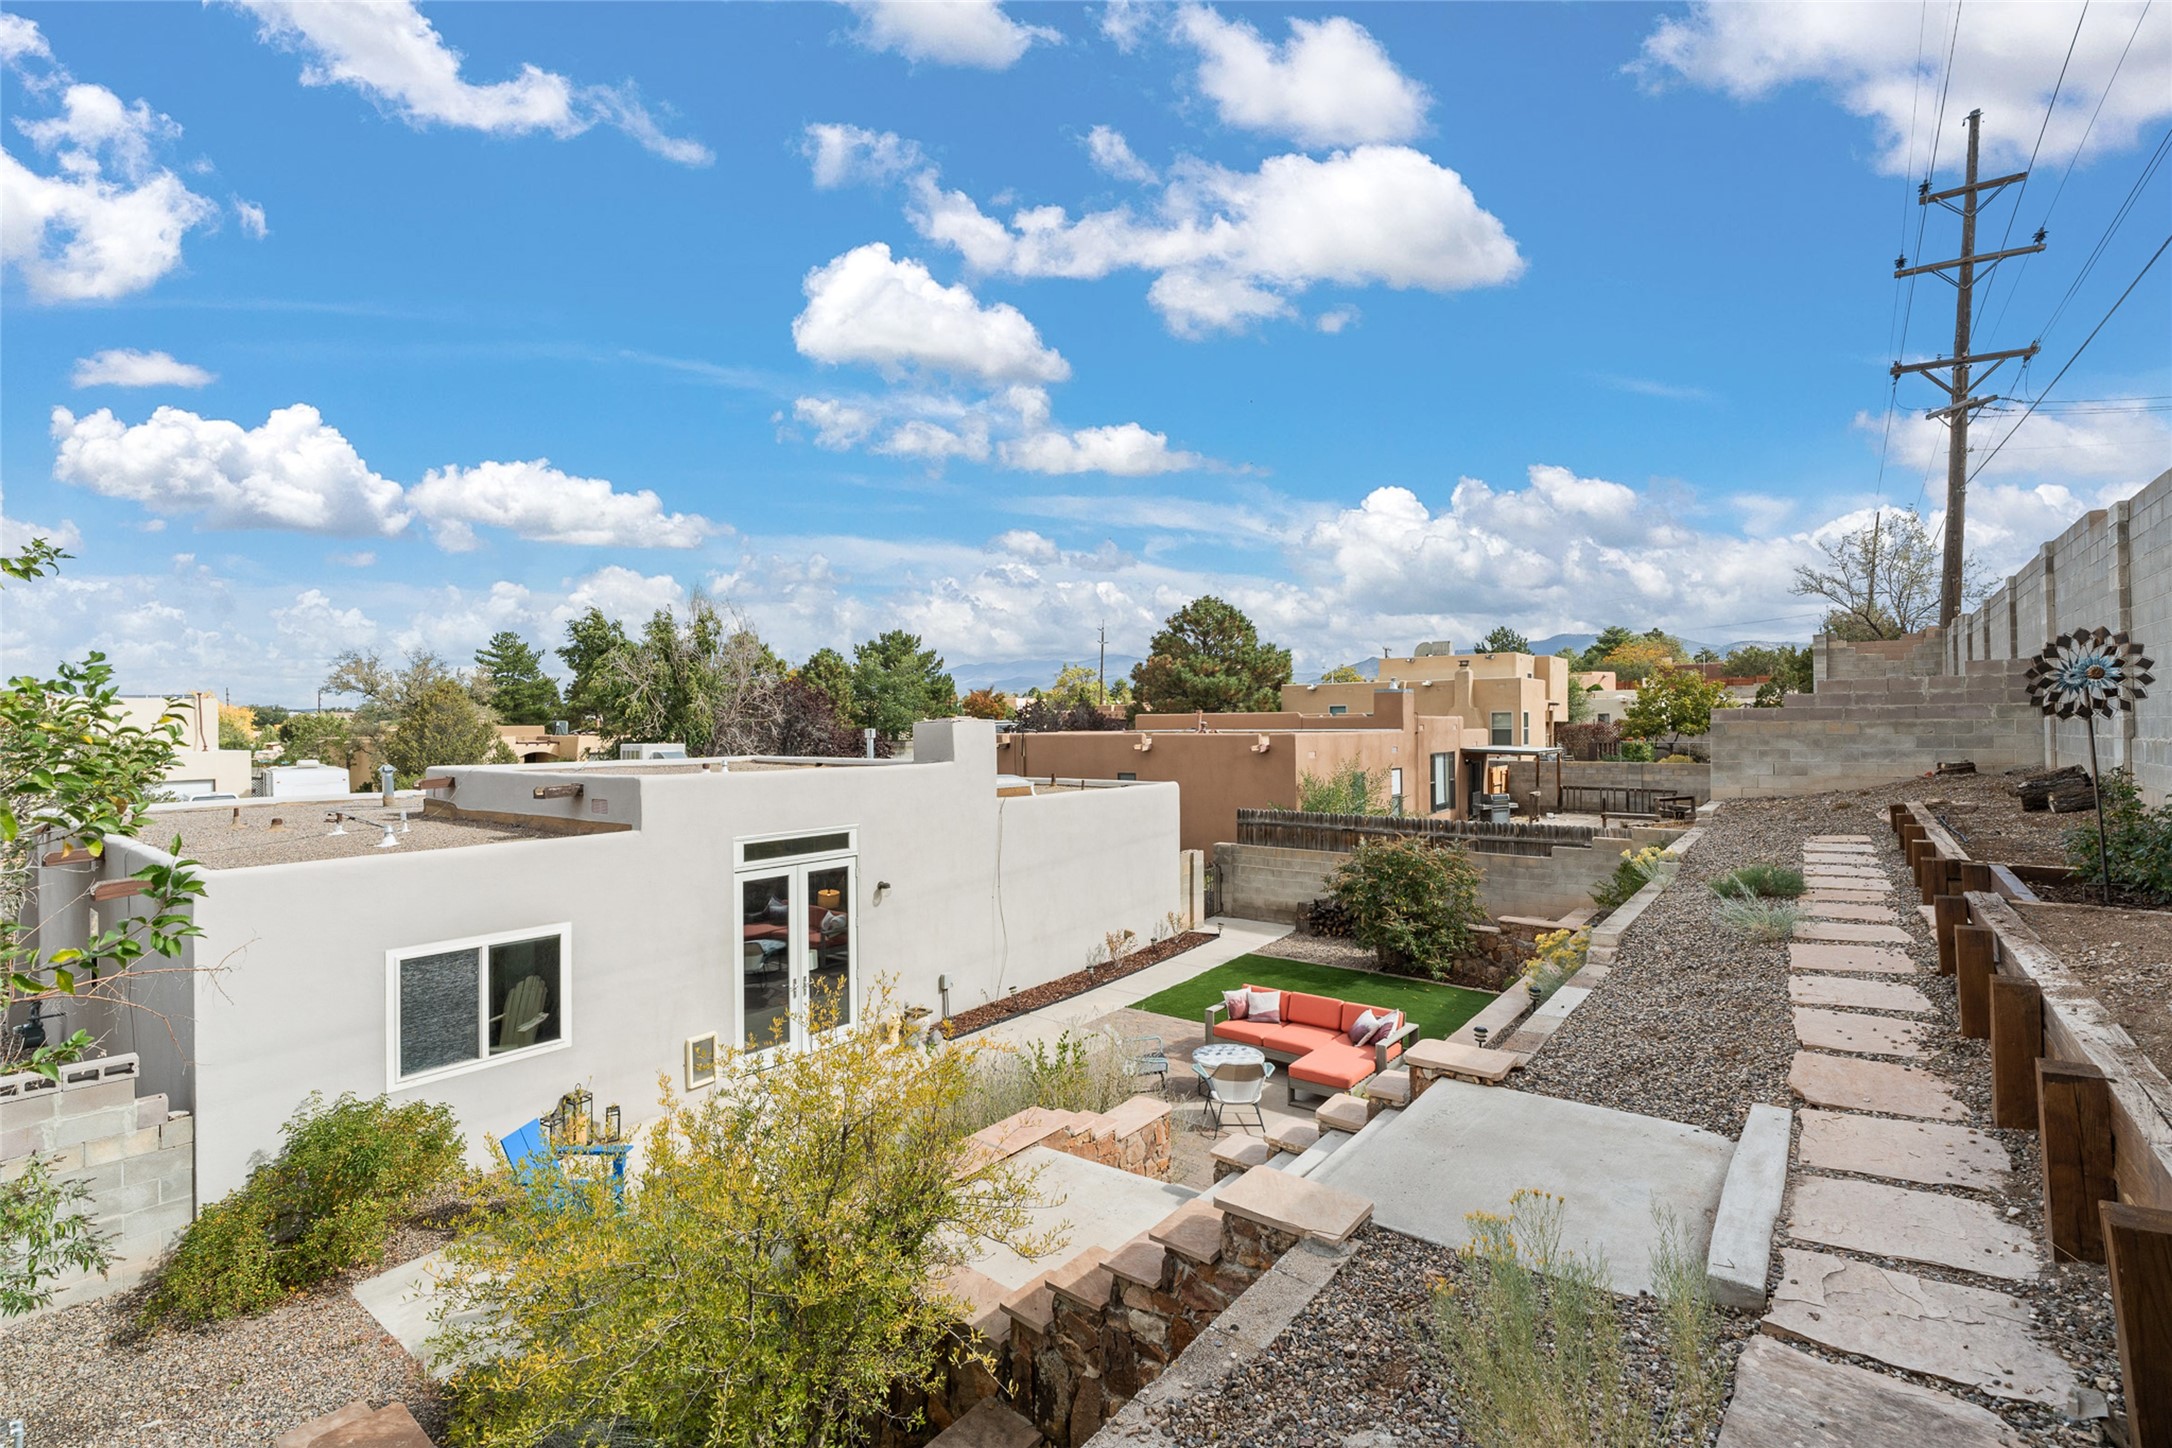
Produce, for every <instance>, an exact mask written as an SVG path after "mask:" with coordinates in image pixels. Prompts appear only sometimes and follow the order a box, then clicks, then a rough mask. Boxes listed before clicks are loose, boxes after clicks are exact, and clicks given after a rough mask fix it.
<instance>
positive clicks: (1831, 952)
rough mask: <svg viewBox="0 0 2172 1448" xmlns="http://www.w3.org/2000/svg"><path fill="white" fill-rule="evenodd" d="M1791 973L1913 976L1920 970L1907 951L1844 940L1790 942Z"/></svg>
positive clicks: (1788, 955)
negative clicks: (1823, 971) (1829, 972)
mask: <svg viewBox="0 0 2172 1448" xmlns="http://www.w3.org/2000/svg"><path fill="white" fill-rule="evenodd" d="M1787 964H1788V968H1789V969H1791V970H1829V971H1838V972H1840V973H1841V974H1843V975H1914V974H1915V973H1916V971H1917V969H1918V967H1917V965H1916V963H1915V962H1914V961H1913V960H1911V959H1909V957H1908V955H1907V953H1906V952H1905V951H1899V950H1887V949H1884V948H1883V947H1881V946H1876V945H1864V944H1861V943H1859V942H1856V941H1845V940H1791V941H1789V942H1788V945H1787Z"/></svg>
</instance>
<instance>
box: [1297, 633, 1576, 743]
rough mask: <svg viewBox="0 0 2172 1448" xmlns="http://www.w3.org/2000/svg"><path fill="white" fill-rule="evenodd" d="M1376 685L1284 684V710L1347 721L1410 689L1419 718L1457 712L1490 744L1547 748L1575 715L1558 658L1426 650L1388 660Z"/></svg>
mask: <svg viewBox="0 0 2172 1448" xmlns="http://www.w3.org/2000/svg"><path fill="white" fill-rule="evenodd" d="M1377 669H1378V672H1377V674H1376V676H1375V677H1374V679H1373V680H1372V681H1371V682H1370V683H1360V684H1284V685H1283V686H1282V707H1283V708H1285V709H1292V710H1297V711H1299V712H1302V713H1306V714H1333V715H1344V714H1352V713H1356V712H1358V711H1360V710H1364V709H1370V708H1372V707H1373V705H1372V695H1373V691H1374V690H1376V689H1407V690H1409V691H1410V693H1411V695H1412V697H1413V699H1414V700H1415V704H1414V707H1415V709H1416V711H1417V712H1418V713H1419V714H1420V715H1440V714H1454V715H1457V716H1459V717H1461V719H1462V720H1463V727H1464V728H1465V729H1467V730H1475V731H1478V732H1479V734H1480V737H1481V739H1482V740H1483V742H1485V743H1487V744H1501V745H1518V746H1524V745H1528V746H1532V747H1535V748H1544V747H1546V746H1548V745H1551V744H1552V743H1553V742H1554V727H1555V726H1556V725H1558V724H1561V723H1564V722H1566V721H1567V719H1568V716H1569V661H1568V660H1567V659H1563V658H1557V657H1555V656H1553V655H1550V654H1547V655H1532V654H1475V653H1474V654H1459V653H1455V652H1453V651H1452V650H1451V649H1450V648H1449V646H1448V645H1447V644H1445V643H1432V644H1420V645H1418V647H1417V648H1416V649H1415V650H1413V651H1412V653H1411V656H1410V657H1409V658H1400V659H1399V658H1395V657H1393V656H1392V655H1391V656H1389V657H1386V658H1383V659H1381V660H1380V661H1379V664H1378V665H1377Z"/></svg>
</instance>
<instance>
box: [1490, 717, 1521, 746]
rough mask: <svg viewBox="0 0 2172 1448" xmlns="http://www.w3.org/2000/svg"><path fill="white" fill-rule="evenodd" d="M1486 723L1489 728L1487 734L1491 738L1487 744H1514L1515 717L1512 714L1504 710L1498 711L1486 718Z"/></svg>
mask: <svg viewBox="0 0 2172 1448" xmlns="http://www.w3.org/2000/svg"><path fill="white" fill-rule="evenodd" d="M1487 722H1488V724H1489V726H1490V727H1489V728H1488V731H1487V732H1488V733H1489V734H1490V735H1491V736H1492V737H1491V740H1490V741H1489V742H1491V743H1494V744H1514V743H1515V742H1516V716H1515V715H1514V714H1511V713H1509V712H1508V711H1507V710H1505V709H1503V710H1499V711H1497V712H1495V713H1493V714H1492V715H1490V716H1488V721H1487Z"/></svg>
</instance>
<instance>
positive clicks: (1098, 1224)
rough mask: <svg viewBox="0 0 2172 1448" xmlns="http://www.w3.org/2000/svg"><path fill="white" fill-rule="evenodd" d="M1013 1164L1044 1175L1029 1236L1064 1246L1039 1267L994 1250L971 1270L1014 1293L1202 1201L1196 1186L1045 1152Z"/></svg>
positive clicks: (1025, 1154)
mask: <svg viewBox="0 0 2172 1448" xmlns="http://www.w3.org/2000/svg"><path fill="white" fill-rule="evenodd" d="M1011 1161H1012V1164H1013V1165H1014V1166H1016V1167H1018V1168H1019V1169H1020V1170H1021V1171H1031V1172H1038V1176H1037V1177H1036V1179H1035V1188H1036V1189H1035V1194H1034V1195H1035V1205H1034V1206H1033V1208H1032V1209H1031V1212H1030V1217H1031V1220H1030V1221H1029V1223H1028V1224H1027V1227H1026V1231H1027V1233H1028V1235H1040V1234H1044V1233H1049V1232H1055V1233H1058V1234H1060V1235H1061V1237H1062V1239H1063V1241H1062V1245H1061V1246H1059V1247H1057V1248H1056V1250H1055V1251H1054V1252H1053V1253H1052V1254H1051V1255H1049V1256H1046V1257H1042V1258H1038V1259H1036V1260H1033V1261H1028V1260H1027V1259H1026V1258H1024V1257H1021V1256H1019V1255H1018V1254H1017V1253H1016V1252H1013V1251H1012V1250H1011V1249H1010V1248H1008V1247H999V1246H990V1247H987V1248H986V1249H985V1250H984V1251H983V1252H982V1253H981V1255H980V1256H978V1257H976V1258H975V1259H974V1260H973V1261H972V1262H970V1263H968V1264H967V1265H969V1266H971V1267H972V1268H973V1269H974V1270H975V1271H977V1272H980V1273H981V1274H983V1275H984V1276H987V1277H990V1278H993V1279H994V1280H995V1281H997V1282H999V1283H1001V1284H1002V1285H1003V1286H1005V1287H1009V1288H1018V1287H1023V1286H1025V1285H1026V1284H1027V1283H1028V1282H1031V1281H1032V1280H1033V1279H1034V1278H1036V1277H1038V1276H1040V1275H1041V1274H1042V1273H1044V1272H1051V1273H1052V1272H1053V1271H1054V1270H1055V1269H1058V1268H1060V1267H1061V1266H1062V1265H1063V1264H1064V1263H1065V1262H1067V1261H1070V1260H1071V1259H1072V1258H1074V1257H1076V1256H1078V1255H1079V1254H1080V1253H1083V1252H1088V1251H1091V1250H1093V1249H1095V1248H1100V1249H1101V1250H1103V1251H1104V1252H1114V1251H1116V1250H1117V1249H1118V1248H1120V1247H1122V1246H1124V1245H1125V1244H1126V1243H1127V1242H1129V1241H1130V1240H1131V1239H1132V1238H1134V1237H1136V1236H1138V1235H1140V1234H1141V1233H1142V1232H1146V1231H1148V1230H1149V1229H1151V1228H1153V1227H1157V1226H1159V1225H1161V1223H1162V1222H1164V1221H1166V1220H1168V1217H1169V1214H1170V1213H1172V1212H1174V1211H1176V1210H1177V1209H1179V1208H1180V1207H1182V1206H1183V1205H1184V1204H1185V1203H1186V1202H1189V1201H1190V1200H1192V1198H1194V1197H1196V1196H1198V1195H1199V1194H1198V1193H1197V1192H1195V1191H1193V1190H1192V1189H1191V1188H1190V1187H1180V1186H1177V1185H1175V1184H1174V1183H1171V1182H1158V1181H1155V1180H1154V1179H1153V1178H1151V1177H1143V1176H1133V1175H1132V1174H1131V1173H1130V1172H1127V1171H1118V1170H1117V1169H1116V1168H1115V1167H1113V1166H1103V1165H1101V1163H1099V1162H1094V1161H1087V1160H1084V1159H1083V1158H1081V1157H1075V1156H1066V1155H1064V1154H1063V1153H1062V1152H1060V1151H1050V1150H1049V1149H1048V1148H1047V1147H1045V1146H1034V1147H1028V1148H1027V1149H1026V1150H1024V1151H1022V1152H1020V1153H1018V1155H1017V1156H1015V1157H1013V1158H1011Z"/></svg>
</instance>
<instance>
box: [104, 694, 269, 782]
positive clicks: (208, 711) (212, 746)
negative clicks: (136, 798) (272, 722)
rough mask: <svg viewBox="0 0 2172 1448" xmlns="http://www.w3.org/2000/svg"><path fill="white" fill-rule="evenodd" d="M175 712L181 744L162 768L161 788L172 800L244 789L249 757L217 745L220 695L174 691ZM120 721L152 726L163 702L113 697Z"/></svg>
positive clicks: (242, 751) (164, 705)
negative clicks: (165, 767)
mask: <svg viewBox="0 0 2172 1448" xmlns="http://www.w3.org/2000/svg"><path fill="white" fill-rule="evenodd" d="M177 697H178V698H179V700H180V704H179V706H178V707H177V708H176V709H175V712H176V713H178V714H179V715H180V716H181V745H180V747H179V748H178V749H176V750H175V751H174V756H173V763H172V764H171V765H169V766H168V767H167V770H166V793H167V795H168V797H170V798H173V799H194V798H195V797H196V796H197V795H200V794H235V795H245V794H248V793H249V791H250V789H251V788H252V787H253V786H252V782H251V780H252V776H251V773H250V770H251V767H252V764H253V762H254V761H253V760H252V758H251V756H250V753H249V751H248V750H246V749H221V748H220V747H219V696H218V695H217V694H215V693H213V692H212V691H211V690H209V689H197V690H194V691H192V692H190V693H187V694H181V695H178V696H177ZM116 702H117V703H118V704H119V705H120V709H121V717H122V722H123V723H125V724H129V725H132V726H134V727H135V728H138V729H154V728H156V727H157V726H158V721H159V720H160V718H162V717H163V716H164V715H165V713H166V708H167V702H166V700H165V699H163V698H159V697H155V696H154V697H142V698H129V697H124V698H121V699H119V700H117V701H116Z"/></svg>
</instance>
